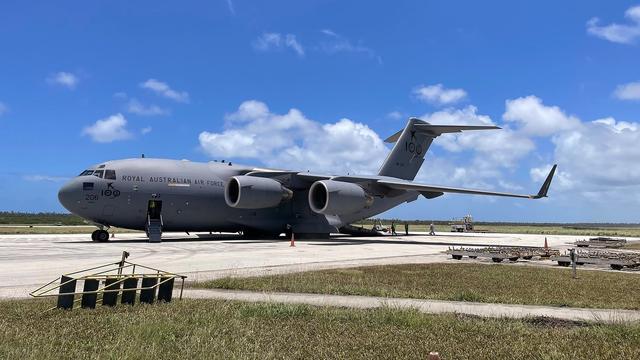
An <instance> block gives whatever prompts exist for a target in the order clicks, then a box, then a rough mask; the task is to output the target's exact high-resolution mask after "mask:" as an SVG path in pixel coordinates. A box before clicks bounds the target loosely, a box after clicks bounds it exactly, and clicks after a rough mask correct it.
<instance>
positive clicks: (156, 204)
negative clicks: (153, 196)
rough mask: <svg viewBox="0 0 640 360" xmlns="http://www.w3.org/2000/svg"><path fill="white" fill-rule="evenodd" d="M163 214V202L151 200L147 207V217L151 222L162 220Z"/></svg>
mask: <svg viewBox="0 0 640 360" xmlns="http://www.w3.org/2000/svg"><path fill="white" fill-rule="evenodd" d="M161 213H162V200H149V204H148V205H147V215H148V216H149V218H150V219H151V220H160V214H161Z"/></svg>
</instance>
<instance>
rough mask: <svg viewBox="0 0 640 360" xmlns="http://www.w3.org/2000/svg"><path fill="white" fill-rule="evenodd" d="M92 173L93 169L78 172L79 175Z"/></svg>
mask: <svg viewBox="0 0 640 360" xmlns="http://www.w3.org/2000/svg"><path fill="white" fill-rule="evenodd" d="M91 174H93V170H85V171H83V172H81V173H80V175H78V176H86V175H91Z"/></svg>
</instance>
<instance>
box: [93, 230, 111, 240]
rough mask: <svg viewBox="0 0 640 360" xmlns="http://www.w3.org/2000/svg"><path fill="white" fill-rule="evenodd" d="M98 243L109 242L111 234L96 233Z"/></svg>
mask: <svg viewBox="0 0 640 360" xmlns="http://www.w3.org/2000/svg"><path fill="white" fill-rule="evenodd" d="M95 241H98V242H106V241H109V232H107V231H106V230H98V231H97V232H96V240H95Z"/></svg>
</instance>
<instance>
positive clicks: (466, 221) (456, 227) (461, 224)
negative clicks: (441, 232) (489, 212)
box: [451, 215, 473, 232]
mask: <svg viewBox="0 0 640 360" xmlns="http://www.w3.org/2000/svg"><path fill="white" fill-rule="evenodd" d="M472 231H473V217H472V216H471V215H467V216H465V217H463V218H462V219H457V220H456V219H454V220H453V222H452V223H451V232H472Z"/></svg>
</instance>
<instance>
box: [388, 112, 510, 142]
mask: <svg viewBox="0 0 640 360" xmlns="http://www.w3.org/2000/svg"><path fill="white" fill-rule="evenodd" d="M412 119H414V120H419V119H416V118H412ZM413 129H414V130H415V131H416V132H419V133H423V134H426V135H428V136H431V137H437V136H440V135H442V134H448V133H459V132H462V131H468V130H498V129H500V127H498V126H494V125H431V124H427V123H424V122H422V121H421V122H420V123H415V124H414V125H413ZM403 130H404V129H403ZM403 130H400V131H398V132H397V133H395V134H393V135H391V136H389V137H388V138H387V139H385V140H384V141H385V142H387V143H394V142H396V141H398V139H399V138H400V135H402V131H403Z"/></svg>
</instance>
